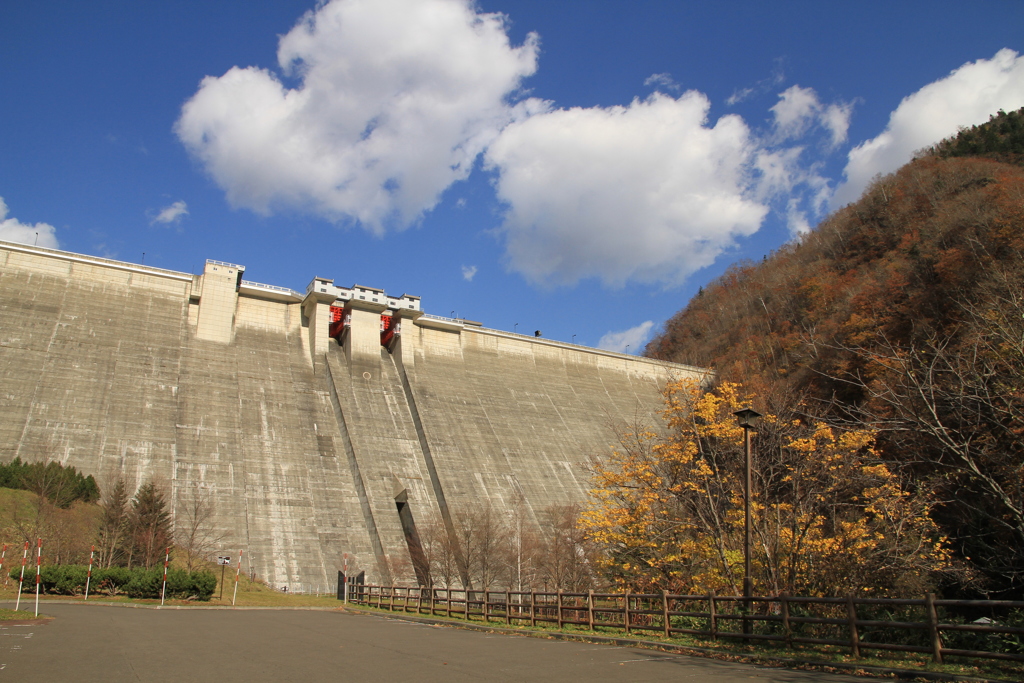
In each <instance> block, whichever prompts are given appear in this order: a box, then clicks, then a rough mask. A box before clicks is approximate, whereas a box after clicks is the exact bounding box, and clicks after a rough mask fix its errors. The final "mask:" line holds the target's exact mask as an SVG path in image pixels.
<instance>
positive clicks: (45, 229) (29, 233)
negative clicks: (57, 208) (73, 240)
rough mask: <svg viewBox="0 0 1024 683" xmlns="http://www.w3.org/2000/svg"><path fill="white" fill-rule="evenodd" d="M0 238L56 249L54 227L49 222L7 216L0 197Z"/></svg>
mask: <svg viewBox="0 0 1024 683" xmlns="http://www.w3.org/2000/svg"><path fill="white" fill-rule="evenodd" d="M0 240H3V241H4V242H19V243H21V244H33V245H36V246H40V247H46V248H48V249H58V248H60V244H59V243H58V242H57V235H56V228H54V227H53V226H52V225H50V224H49V223H35V224H32V223H22V222H21V221H19V220H18V219H17V218H8V217H7V203H6V202H4V198H3V197H0Z"/></svg>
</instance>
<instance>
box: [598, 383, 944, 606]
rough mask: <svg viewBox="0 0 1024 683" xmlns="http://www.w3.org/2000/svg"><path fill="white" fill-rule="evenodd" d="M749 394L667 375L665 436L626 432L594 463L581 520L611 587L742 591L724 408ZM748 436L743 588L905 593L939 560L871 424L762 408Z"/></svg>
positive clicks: (938, 549)
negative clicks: (833, 423) (843, 427)
mask: <svg viewBox="0 0 1024 683" xmlns="http://www.w3.org/2000/svg"><path fill="white" fill-rule="evenodd" d="M749 401H750V397H749V396H746V395H745V393H744V390H743V388H742V387H741V386H740V385H737V384H733V383H723V384H722V385H721V386H719V387H718V388H717V389H715V390H711V391H707V390H704V389H702V388H701V387H700V386H699V385H698V384H695V383H691V382H675V383H671V384H669V386H668V388H667V389H666V409H665V412H664V417H665V422H666V426H667V432H666V434H665V435H663V436H659V435H658V433H657V432H655V431H653V430H651V429H645V428H633V429H630V430H627V432H625V433H624V434H623V438H622V445H621V448H620V449H619V450H618V451H617V452H616V453H615V454H614V456H613V457H612V458H611V460H609V461H606V462H594V463H593V465H592V471H593V475H594V489H593V492H592V496H593V505H592V507H591V508H590V510H589V511H588V512H587V513H586V514H585V515H584V518H583V522H584V526H585V527H586V528H587V529H588V531H589V534H590V536H591V537H592V538H593V539H594V540H595V541H597V542H598V543H599V544H600V545H601V546H602V547H603V549H604V551H605V554H604V567H605V570H606V571H607V572H608V574H609V576H610V578H612V579H613V581H614V582H615V583H617V584H619V585H622V586H627V587H630V588H631V589H633V590H642V591H650V590H659V589H666V590H671V591H674V592H680V593H703V592H707V591H709V590H715V591H720V592H727V593H732V594H739V593H740V592H741V591H742V579H743V535H744V533H743V530H744V514H743V474H744V454H743V446H742V443H743V431H742V428H740V427H739V426H738V425H737V423H736V418H735V417H734V416H733V413H734V412H735V411H736V410H739V409H740V408H741V407H744V406H746V405H749ZM754 443H755V448H754V460H753V472H754V484H753V491H752V494H751V515H752V519H753V534H752V536H753V539H752V549H751V555H752V573H753V579H754V587H755V592H759V593H762V594H765V593H767V594H778V593H781V592H787V593H791V594H800V595H837V594H844V593H849V592H856V593H859V594H870V595H885V594H890V593H894V594H903V595H905V594H908V593H918V592H920V591H921V590H922V589H923V588H924V587H926V586H928V585H929V584H930V580H931V577H932V575H933V573H935V572H942V571H947V570H949V569H950V566H951V562H950V556H949V551H948V550H947V548H946V547H945V546H944V543H943V539H942V538H941V536H940V535H939V532H938V529H937V527H936V525H935V523H934V521H933V520H932V518H931V516H930V508H931V503H930V501H929V499H928V497H927V496H926V495H924V494H921V493H915V492H913V491H911V490H908V489H907V488H906V487H905V486H904V485H903V483H902V482H901V481H900V479H899V477H897V475H896V474H895V473H894V472H893V471H892V470H891V469H890V468H889V467H888V466H886V464H885V463H884V462H882V461H881V460H880V458H879V457H878V455H877V453H876V452H875V451H874V448H873V446H874V433H873V432H872V431H870V430H852V431H837V430H835V429H833V428H830V427H828V426H827V425H825V424H823V423H820V422H804V421H802V420H800V419H795V418H794V417H793V416H792V415H784V414H768V415H766V416H764V417H763V418H762V420H761V423H760V425H759V427H758V431H757V435H756V437H755V439H754Z"/></svg>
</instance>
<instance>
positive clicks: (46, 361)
mask: <svg viewBox="0 0 1024 683" xmlns="http://www.w3.org/2000/svg"><path fill="white" fill-rule="evenodd" d="M244 270H245V269H244V267H243V266H240V265H234V264H231V263H226V262H221V261H213V260H210V261H207V262H206V265H205V268H204V271H203V273H202V275H191V274H187V273H179V272H175V271H169V270H162V269H159V268H151V267H148V266H143V265H136V264H131V263H124V262H119V261H113V260H108V259H102V258H96V257H92V256H84V255H79V254H73V253H68V252H63V251H57V250H51V249H42V248H37V247H31V246H25V245H20V244H12V243H7V242H0V460H3V461H5V462H6V461H10V460H11V459H13V458H14V457H20V458H21V459H22V460H25V461H40V460H56V461H59V462H61V463H64V464H66V465H73V466H75V467H76V468H78V469H79V470H80V471H82V472H83V473H85V474H92V475H94V476H95V477H96V479H97V481H98V482H99V483H100V486H101V487H103V486H104V485H105V484H107V483H109V482H112V481H114V480H115V479H116V478H117V477H122V476H123V477H124V478H125V479H126V481H127V483H128V487H129V489H130V490H134V488H133V487H138V486H139V485H141V484H142V483H143V482H144V481H146V480H147V479H150V478H155V479H156V480H157V481H158V482H160V483H162V484H163V485H164V486H165V487H166V488H167V490H168V492H169V494H170V501H171V506H172V508H180V507H181V506H182V505H183V504H184V501H185V500H186V497H187V496H188V495H189V494H190V491H191V490H192V489H193V488H194V487H198V488H200V489H202V490H204V491H206V492H208V494H209V495H211V496H212V499H213V500H214V502H215V506H216V514H215V520H214V524H215V525H216V527H217V529H218V531H219V532H221V533H223V534H224V537H225V539H224V541H223V543H222V547H221V548H218V551H219V552H220V553H226V552H237V551H239V550H241V551H244V552H245V556H246V558H247V561H246V567H247V568H248V567H250V566H251V567H252V570H253V571H254V572H255V573H256V574H257V576H259V577H260V578H263V579H265V580H267V581H268V582H269V583H270V584H271V585H275V586H285V585H295V584H315V583H320V584H329V583H330V582H332V581H333V580H334V577H335V576H336V572H337V571H338V570H339V569H341V568H342V563H343V560H342V558H343V554H347V556H348V566H349V568H350V572H353V573H355V572H359V571H365V573H366V578H367V580H368V581H382V582H383V581H391V580H394V581H398V582H403V583H415V582H417V581H422V580H423V578H424V577H422V576H417V574H416V572H415V565H414V563H413V562H412V561H411V555H410V538H411V535H412V534H411V530H412V529H413V528H414V525H415V524H416V523H417V521H420V522H421V523H422V522H423V521H425V520H428V519H437V520H442V521H443V522H444V525H445V526H447V527H449V528H450V525H451V523H452V520H453V519H455V518H456V517H457V515H458V514H459V511H460V510H466V509H470V508H471V507H473V506H475V505H480V504H489V505H491V506H492V508H493V509H494V510H496V511H497V512H499V513H501V512H503V511H510V510H512V509H513V508H514V507H516V509H518V510H520V511H525V514H526V515H527V516H528V517H532V518H533V519H535V520H537V519H538V516H539V515H541V514H543V511H544V510H545V509H547V508H549V507H550V506H553V505H567V504H571V503H574V502H583V501H584V500H585V499H586V492H587V488H588V480H587V474H586V472H585V471H584V470H583V468H582V467H581V463H583V462H585V461H586V460H587V459H588V458H590V457H601V456H604V455H607V454H608V453H609V452H610V449H611V445H612V443H613V442H614V435H613V426H614V425H615V424H616V423H618V422H622V421H633V420H635V419H639V420H648V421H652V422H653V421H654V420H656V414H657V412H658V410H660V408H661V402H662V397H661V389H662V387H663V386H664V384H665V382H666V381H667V380H669V379H673V378H678V377H695V378H697V377H701V376H702V375H703V374H704V373H703V371H701V370H699V369H698V368H693V367H688V366H682V365H677V364H673V363H665V362H660V361H653V360H649V359H644V358H637V357H634V356H628V355H623V354H618V353H612V352H608V351H602V350H598V349H593V348H586V347H582V346H577V345H574V344H566V343H562V342H557V341H552V340H548V339H542V338H534V337H528V336H525V335H519V334H514V333H510V332H503V331H500V330H494V329H488V328H485V327H483V326H482V325H480V324H479V323H474V322H470V321H466V320H457V319H450V318H444V317H439V316H433V315H429V314H426V313H424V312H423V311H422V310H421V302H420V299H419V298H418V297H414V296H408V295H403V296H401V297H394V296H389V295H387V294H386V293H385V292H383V291H382V290H379V289H374V288H372V287H361V286H358V285H356V286H353V287H351V288H343V287H338V286H336V285H335V284H334V282H333V280H332V279H329V278H322V277H316V278H313V280H312V281H311V283H310V285H309V287H307V289H306V291H305V292H297V291H294V290H291V289H288V288H284V287H276V286H271V285H263V284H257V283H254V282H250V281H247V280H245V279H243V273H244ZM172 512H174V510H173V509H172Z"/></svg>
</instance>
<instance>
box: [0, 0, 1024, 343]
mask: <svg viewBox="0 0 1024 683" xmlns="http://www.w3.org/2000/svg"><path fill="white" fill-rule="evenodd" d="M1020 53H1024V3H1021V2H1017V1H1015V0H1004V1H982V2H941V1H938V2H936V1H934V0H933V1H929V2H900V3H883V2H863V3H841V4H840V3H821V2H777V3H754V2H716V3H705V2H701V3H697V2H682V1H677V2H654V1H650V2H643V1H639V2H637V1H634V2H617V1H616V2H612V1H606V2H601V1H598V0H590V1H587V2H582V1H581V2H572V1H564V2H557V3H552V2H540V1H537V2H533V1H517V0H503V1H502V0H481V2H479V3H477V4H475V5H467V4H466V3H464V2H461V1H460V0H374V1H373V2H368V1H367V2H362V1H355V0H335V1H334V2H331V3H326V4H320V5H316V4H314V3H312V2H309V1H297V0H268V1H267V2H263V3H258V4H255V3H251V2H214V3H210V2H190V1H184V2H165V3H159V4H158V3H137V2H97V3H80V2H47V1H45V0H43V1H40V2H32V3H14V2H6V3H3V4H2V5H0V65H2V66H0V88H2V92H3V95H4V105H3V106H2V107H0V197H2V199H3V202H4V205H3V206H0V239H9V240H16V241H28V242H33V241H35V240H36V233H39V235H40V237H39V240H40V241H39V243H40V244H41V245H47V246H59V248H61V249H66V250H69V251H74V252H79V253H85V254H94V255H98V256H105V257H110V258H116V259H121V260H125V261H131V262H136V263H137V262H140V261H142V260H143V254H145V261H144V262H145V263H146V264H147V265H153V266H158V267H163V268H169V269H173V270H179V271H185V272H201V269H202V264H203V262H204V260H205V259H207V258H213V259H218V260H225V261H231V262H234V263H240V264H243V265H245V266H246V279H250V280H254V281H257V282H264V283H268V284H274V285H281V286H288V287H292V288H294V289H300V290H301V289H303V288H304V287H305V285H306V284H307V283H308V282H309V280H310V279H311V278H313V277H314V276H325V277H333V278H334V279H335V280H336V281H337V282H338V283H339V284H340V285H342V286H348V285H351V284H353V283H359V284H363V285H371V286H376V287H382V288H384V289H386V290H387V291H388V292H389V293H393V294H402V293H403V292H407V293H410V294H417V295H419V296H422V297H423V305H424V309H425V310H426V311H427V312H429V313H434V314H438V315H445V316H447V315H451V314H452V313H454V314H455V315H456V316H458V317H465V318H469V319H472V320H478V321H481V322H483V323H484V324H485V325H487V326H488V327H494V328H498V329H505V330H510V331H511V330H513V329H515V330H516V331H519V332H526V333H532V332H533V331H534V330H538V329H539V330H541V331H542V332H543V334H544V336H546V337H550V338H554V339H559V340H563V341H575V342H577V343H582V344H587V345H599V344H601V345H603V346H605V347H607V348H614V349H617V350H623V349H625V348H626V345H627V344H628V345H629V348H628V352H629V353H637V352H639V351H641V349H642V347H643V344H644V342H645V341H646V339H647V338H648V337H649V336H650V335H651V334H654V333H656V332H657V330H658V327H659V326H660V325H661V324H662V322H663V321H664V320H665V319H666V318H668V317H669V316H671V315H672V314H673V313H674V312H675V311H677V310H678V309H680V308H682V307H683V306H684V305H685V304H686V302H687V301H688V300H689V298H690V297H691V296H692V295H693V294H694V293H695V292H696V291H697V289H698V287H700V286H701V285H704V284H706V283H707V282H709V281H710V280H712V279H714V278H715V277H716V276H717V275H719V274H721V272H722V271H723V270H724V269H725V268H726V267H728V265H729V264H731V263H734V262H735V261H737V260H739V259H760V258H761V257H762V256H763V255H764V254H767V253H769V252H771V251H772V250H773V249H776V248H777V247H779V246H780V245H781V244H783V243H785V242H786V241H787V240H790V239H794V238H798V236H799V234H800V233H801V232H802V231H804V230H806V229H807V228H808V226H811V225H814V224H816V223H817V222H818V221H819V220H820V219H821V218H822V217H823V216H824V215H826V214H827V212H828V211H829V210H831V209H834V208H836V207H837V206H841V205H843V204H844V203H847V202H849V201H852V200H853V199H855V198H856V196H857V195H858V194H859V192H860V190H861V189H863V187H864V186H865V184H866V183H868V182H869V181H870V179H871V178H872V177H873V176H874V175H876V174H877V173H885V172H888V171H891V170H893V169H895V168H896V167H897V166H899V165H900V164H901V163H903V162H905V161H906V160H908V159H909V158H910V156H911V155H912V153H913V151H914V150H915V149H919V148H921V147H924V146H926V145H928V144H930V143H932V142H935V141H936V140H938V139H941V138H942V137H944V136H947V135H949V134H951V133H954V132H955V131H956V129H957V127H958V126H962V125H971V124H976V123H980V122H983V121H985V120H987V119H988V116H989V114H991V113H994V112H995V111H996V110H998V109H1000V108H1003V109H1007V110H1009V109H1015V108H1019V107H1021V106H1024V57H1022V56H1021V54H1020ZM204 79H205V80H204Z"/></svg>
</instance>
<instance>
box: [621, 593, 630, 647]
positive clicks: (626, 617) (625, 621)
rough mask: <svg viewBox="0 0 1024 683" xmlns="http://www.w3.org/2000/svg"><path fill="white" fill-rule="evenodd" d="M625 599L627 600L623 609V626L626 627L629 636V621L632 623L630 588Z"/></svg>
mask: <svg viewBox="0 0 1024 683" xmlns="http://www.w3.org/2000/svg"><path fill="white" fill-rule="evenodd" d="M625 598H626V600H625V603H624V607H623V614H622V625H623V626H624V627H625V629H626V635H627V636H628V635H629V621H630V619H629V589H628V588H627V589H626V595H625Z"/></svg>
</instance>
